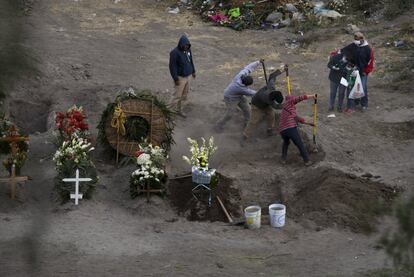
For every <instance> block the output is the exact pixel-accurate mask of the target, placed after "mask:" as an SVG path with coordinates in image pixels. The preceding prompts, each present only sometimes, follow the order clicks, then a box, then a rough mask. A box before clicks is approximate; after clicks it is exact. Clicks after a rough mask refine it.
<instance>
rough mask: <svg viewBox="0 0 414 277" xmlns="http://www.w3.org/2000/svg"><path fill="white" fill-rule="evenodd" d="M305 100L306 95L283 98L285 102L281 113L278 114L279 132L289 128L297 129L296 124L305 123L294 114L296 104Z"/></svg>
mask: <svg viewBox="0 0 414 277" xmlns="http://www.w3.org/2000/svg"><path fill="white" fill-rule="evenodd" d="M306 99H308V96H307V95H302V96H286V97H285V102H284V103H283V106H282V112H281V113H280V121H279V132H282V131H284V130H286V129H289V128H295V127H297V126H298V122H300V123H304V122H305V119H304V118H302V117H299V116H298V114H297V113H296V104H297V103H299V102H301V101H303V100H306Z"/></svg>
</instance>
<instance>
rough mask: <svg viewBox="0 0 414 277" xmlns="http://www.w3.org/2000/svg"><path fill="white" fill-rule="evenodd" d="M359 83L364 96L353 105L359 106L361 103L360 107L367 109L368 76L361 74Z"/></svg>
mask: <svg viewBox="0 0 414 277" xmlns="http://www.w3.org/2000/svg"><path fill="white" fill-rule="evenodd" d="M361 82H362V87H363V88H364V93H365V95H364V97H362V98H361V99H357V100H355V104H356V105H359V104H360V103H361V106H362V107H367V108H368V75H366V74H361Z"/></svg>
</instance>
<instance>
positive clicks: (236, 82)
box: [224, 61, 260, 100]
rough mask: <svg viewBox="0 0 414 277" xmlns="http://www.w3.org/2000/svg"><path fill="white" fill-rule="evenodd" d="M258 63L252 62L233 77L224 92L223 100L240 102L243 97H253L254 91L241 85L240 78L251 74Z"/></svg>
mask: <svg viewBox="0 0 414 277" xmlns="http://www.w3.org/2000/svg"><path fill="white" fill-rule="evenodd" d="M259 64H260V62H259V61H256V62H252V63H251V64H249V65H248V66H246V67H245V68H243V69H242V70H241V71H240V72H239V73H238V74H237V75H236V76H234V78H233V80H232V82H231V83H230V85H228V86H227V88H226V89H225V90H224V98H227V99H229V100H240V99H241V97H242V96H243V95H247V96H253V95H254V94H255V93H256V91H255V90H252V89H250V88H249V87H247V86H246V85H244V84H243V83H242V80H241V77H242V76H243V75H249V74H250V73H252V72H253V71H254V70H255V69H256V68H257V67H258V66H259Z"/></svg>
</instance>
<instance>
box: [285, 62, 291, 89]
mask: <svg viewBox="0 0 414 277" xmlns="http://www.w3.org/2000/svg"><path fill="white" fill-rule="evenodd" d="M285 72H286V84H287V91H288V95H289V96H290V78H289V65H287V64H286V65H285Z"/></svg>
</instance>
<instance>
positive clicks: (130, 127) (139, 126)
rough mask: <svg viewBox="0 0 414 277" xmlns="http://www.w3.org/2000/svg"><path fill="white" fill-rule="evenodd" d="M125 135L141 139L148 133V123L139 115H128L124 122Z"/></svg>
mask: <svg viewBox="0 0 414 277" xmlns="http://www.w3.org/2000/svg"><path fill="white" fill-rule="evenodd" d="M125 129H126V137H127V138H128V139H130V140H135V141H142V140H144V139H145V138H146V137H147V136H148V133H149V130H150V125H149V123H148V121H147V120H146V119H145V118H143V117H141V116H130V117H128V118H127V119H126V122H125Z"/></svg>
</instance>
